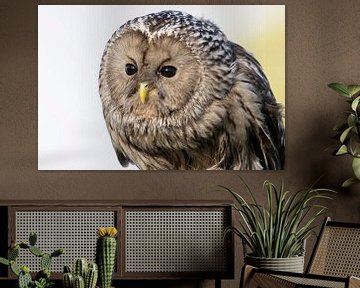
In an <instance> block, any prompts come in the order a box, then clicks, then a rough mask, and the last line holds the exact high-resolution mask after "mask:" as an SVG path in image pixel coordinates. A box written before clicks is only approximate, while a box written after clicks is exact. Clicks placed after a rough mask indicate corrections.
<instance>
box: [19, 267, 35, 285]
mask: <svg viewBox="0 0 360 288" xmlns="http://www.w3.org/2000/svg"><path fill="white" fill-rule="evenodd" d="M30 283H32V279H31V275H30V269H29V267H27V266H23V267H21V271H20V274H19V279H18V285H19V288H28V287H29V286H30Z"/></svg>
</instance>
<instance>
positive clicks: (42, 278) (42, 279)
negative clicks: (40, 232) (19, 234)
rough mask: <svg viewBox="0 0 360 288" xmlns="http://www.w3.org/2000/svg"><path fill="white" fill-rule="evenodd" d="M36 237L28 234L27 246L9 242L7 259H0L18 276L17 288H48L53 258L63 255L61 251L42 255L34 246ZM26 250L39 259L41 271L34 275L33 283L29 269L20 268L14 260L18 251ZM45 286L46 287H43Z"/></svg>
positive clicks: (22, 243)
mask: <svg viewBox="0 0 360 288" xmlns="http://www.w3.org/2000/svg"><path fill="white" fill-rule="evenodd" d="M36 239H37V236H36V234H35V233H30V236H29V244H27V243H24V242H20V243H16V242H15V241H14V240H12V241H11V244H10V246H9V251H8V259H5V258H2V257H0V263H1V264H5V265H8V266H10V269H11V271H12V272H13V273H14V274H15V275H16V276H18V286H19V288H29V287H50V286H51V284H53V282H51V281H50V271H49V268H50V264H51V260H52V258H53V257H57V256H60V255H61V254H63V252H64V250H63V249H58V250H55V251H54V252H53V253H51V254H49V253H44V252H43V251H41V250H40V248H39V247H37V246H35V245H36ZM20 249H24V250H28V251H29V252H30V253H32V254H33V255H35V256H37V257H41V262H40V266H41V271H39V272H38V273H37V274H36V275H35V281H33V280H32V278H31V275H30V269H29V267H28V266H22V267H21V268H20V267H19V266H18V265H17V264H16V259H17V257H18V256H19V250H20ZM44 285H46V286H44Z"/></svg>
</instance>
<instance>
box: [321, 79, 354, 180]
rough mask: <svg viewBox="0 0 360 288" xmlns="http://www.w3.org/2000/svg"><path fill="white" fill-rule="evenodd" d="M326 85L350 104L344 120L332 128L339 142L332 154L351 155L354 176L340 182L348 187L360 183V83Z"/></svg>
mask: <svg viewBox="0 0 360 288" xmlns="http://www.w3.org/2000/svg"><path fill="white" fill-rule="evenodd" d="M328 86H329V87H330V88H331V89H333V90H334V91H336V92H337V93H338V94H340V95H342V96H344V97H345V98H346V102H348V103H349V104H350V109H349V111H347V112H346V114H347V117H346V122H344V123H341V124H340V125H338V126H336V127H335V128H334V130H335V131H336V133H337V138H338V139H339V142H340V143H339V146H338V147H337V149H336V151H335V152H334V154H335V155H338V156H339V155H350V156H351V157H352V169H353V172H354V176H353V177H350V178H349V179H347V180H346V181H345V182H344V183H343V184H342V186H343V187H348V186H351V185H353V184H358V183H360V104H359V103H360V85H344V84H340V83H331V84H329V85H328Z"/></svg>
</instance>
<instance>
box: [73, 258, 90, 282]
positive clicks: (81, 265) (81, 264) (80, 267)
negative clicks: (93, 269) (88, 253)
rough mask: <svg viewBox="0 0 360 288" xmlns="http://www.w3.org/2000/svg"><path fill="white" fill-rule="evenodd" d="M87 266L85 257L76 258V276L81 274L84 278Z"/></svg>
mask: <svg viewBox="0 0 360 288" xmlns="http://www.w3.org/2000/svg"><path fill="white" fill-rule="evenodd" d="M87 268H88V261H87V260H86V258H78V259H76V261H75V267H74V274H75V275H76V276H81V277H82V278H83V279H85V275H86V270H87Z"/></svg>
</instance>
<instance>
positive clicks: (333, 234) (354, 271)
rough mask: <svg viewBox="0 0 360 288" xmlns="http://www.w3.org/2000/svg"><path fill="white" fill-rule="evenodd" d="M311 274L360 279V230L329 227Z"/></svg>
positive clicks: (324, 234) (326, 228) (325, 231)
mask: <svg viewBox="0 0 360 288" xmlns="http://www.w3.org/2000/svg"><path fill="white" fill-rule="evenodd" d="M318 247H319V248H318V251H317V253H316V257H315V259H314V262H313V264H312V266H311V268H310V271H309V272H310V273H313V274H320V275H331V276H345V277H346V276H350V275H352V276H356V277H360V229H354V228H347V227H332V226H327V227H325V230H324V232H323V238H322V241H321V243H320V245H319V246H318Z"/></svg>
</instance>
